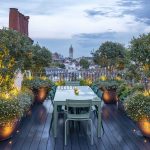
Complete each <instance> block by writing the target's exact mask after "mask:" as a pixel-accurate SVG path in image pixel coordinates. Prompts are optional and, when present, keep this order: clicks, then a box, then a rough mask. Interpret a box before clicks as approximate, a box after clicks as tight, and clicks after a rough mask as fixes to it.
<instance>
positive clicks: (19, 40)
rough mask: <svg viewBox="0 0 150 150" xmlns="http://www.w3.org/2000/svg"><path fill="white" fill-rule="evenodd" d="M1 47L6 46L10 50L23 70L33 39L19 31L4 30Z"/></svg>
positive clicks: (0, 38) (1, 36)
mask: <svg viewBox="0 0 150 150" xmlns="http://www.w3.org/2000/svg"><path fill="white" fill-rule="evenodd" d="M0 45H4V46H5V47H6V49H8V50H9V54H10V56H11V57H13V58H14V61H15V63H16V65H17V67H18V68H22V69H23V68H24V63H25V61H26V59H27V58H28V56H29V53H30V50H31V47H32V41H31V39H29V38H28V37H27V36H25V35H22V34H21V33H19V32H17V31H14V30H11V29H7V28H3V29H2V30H1V31H0Z"/></svg>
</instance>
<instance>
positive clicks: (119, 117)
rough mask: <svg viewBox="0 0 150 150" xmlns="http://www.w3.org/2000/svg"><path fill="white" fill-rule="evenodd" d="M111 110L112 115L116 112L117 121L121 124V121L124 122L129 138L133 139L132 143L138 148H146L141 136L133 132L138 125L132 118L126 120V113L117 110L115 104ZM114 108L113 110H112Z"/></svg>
mask: <svg viewBox="0 0 150 150" xmlns="http://www.w3.org/2000/svg"><path fill="white" fill-rule="evenodd" d="M109 110H110V111H111V112H113V114H112V116H114V114H116V118H115V119H116V121H117V122H118V123H117V124H119V121H121V122H122V124H123V126H122V128H124V130H126V133H127V134H128V135H129V136H128V138H129V139H130V140H131V141H132V145H133V144H134V145H135V146H136V149H142V150H144V149H146V147H145V146H144V147H143V142H142V141H141V139H140V137H138V136H136V135H135V134H134V133H133V129H135V128H137V127H136V125H134V124H133V122H132V121H131V120H128V122H127V121H126V119H127V117H126V116H124V115H120V113H118V112H116V109H115V107H114V106H112V109H109ZM112 110H113V111H112Z"/></svg>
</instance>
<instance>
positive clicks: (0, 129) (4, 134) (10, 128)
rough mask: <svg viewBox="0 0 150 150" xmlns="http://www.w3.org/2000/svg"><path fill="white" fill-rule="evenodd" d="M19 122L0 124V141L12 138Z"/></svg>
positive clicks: (15, 120)
mask: <svg viewBox="0 0 150 150" xmlns="http://www.w3.org/2000/svg"><path fill="white" fill-rule="evenodd" d="M19 123H20V120H19V119H14V120H11V121H8V122H7V123H5V124H0V141H4V140H7V139H9V138H11V137H12V136H13V134H14V133H15V132H16V130H17V128H18V126H19Z"/></svg>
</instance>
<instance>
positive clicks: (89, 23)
mask: <svg viewBox="0 0 150 150" xmlns="http://www.w3.org/2000/svg"><path fill="white" fill-rule="evenodd" d="M9 8H18V10H19V11H20V12H21V13H23V14H24V15H27V16H30V20H29V36H30V37H31V38H32V39H33V40H34V42H35V43H37V42H38V43H39V44H40V45H41V46H45V47H47V48H48V49H49V50H50V51H51V52H58V53H60V54H62V55H64V56H69V47H70V45H71V44H72V46H73V48H74V57H81V56H90V54H91V52H92V51H93V50H94V51H95V50H97V49H98V48H99V47H100V45H101V44H102V43H103V42H105V41H113V42H120V43H122V44H123V45H125V46H126V47H127V46H128V45H129V43H130V41H131V39H132V38H133V36H134V37H138V36H139V34H143V33H148V32H150V13H149V8H150V0H24V1H23V0H0V28H2V27H8V20H9Z"/></svg>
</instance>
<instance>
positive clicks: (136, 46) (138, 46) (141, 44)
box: [130, 33, 150, 65]
mask: <svg viewBox="0 0 150 150" xmlns="http://www.w3.org/2000/svg"><path fill="white" fill-rule="evenodd" d="M130 53H131V60H132V61H134V62H135V63H136V64H138V65H139V64H142V65H147V64H150V33H148V34H147V35H146V34H143V35H140V36H139V37H138V38H133V39H132V40H131V46H130Z"/></svg>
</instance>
